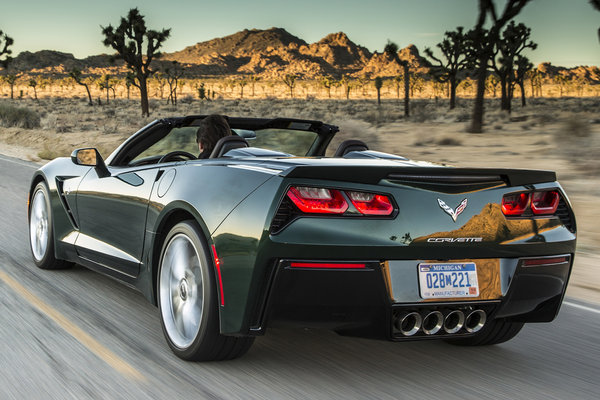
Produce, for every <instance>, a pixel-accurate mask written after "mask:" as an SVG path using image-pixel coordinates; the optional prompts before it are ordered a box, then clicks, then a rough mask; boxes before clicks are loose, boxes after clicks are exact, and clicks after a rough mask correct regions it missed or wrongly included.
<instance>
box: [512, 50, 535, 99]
mask: <svg viewBox="0 0 600 400" xmlns="http://www.w3.org/2000/svg"><path fill="white" fill-rule="evenodd" d="M515 64H516V66H517V68H516V69H515V83H516V84H517V85H519V88H520V89H521V107H525V106H526V105H527V101H526V100H525V78H526V77H527V75H528V73H529V71H531V69H532V68H533V64H532V63H531V62H530V61H529V60H528V59H527V57H525V56H522V55H518V56H517V60H516V62H515Z"/></svg>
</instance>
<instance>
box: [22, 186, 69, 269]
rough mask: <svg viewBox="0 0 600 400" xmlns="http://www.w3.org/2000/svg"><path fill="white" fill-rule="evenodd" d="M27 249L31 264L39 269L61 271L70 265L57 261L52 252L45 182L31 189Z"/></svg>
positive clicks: (50, 213)
mask: <svg viewBox="0 0 600 400" xmlns="http://www.w3.org/2000/svg"><path fill="white" fill-rule="evenodd" d="M28 216H29V248H30V249H31V256H32V258H33V262H34V263H35V265H37V266H38V268H41V269H62V268H68V267H70V266H71V265H72V264H71V263H68V262H66V261H64V260H58V259H57V258H56V256H55V252H54V224H53V216H52V207H51V205H50V191H49V190H48V186H46V183H45V182H40V183H38V184H37V185H36V186H35V188H34V189H33V194H32V195H31V201H30V204H29V213H28Z"/></svg>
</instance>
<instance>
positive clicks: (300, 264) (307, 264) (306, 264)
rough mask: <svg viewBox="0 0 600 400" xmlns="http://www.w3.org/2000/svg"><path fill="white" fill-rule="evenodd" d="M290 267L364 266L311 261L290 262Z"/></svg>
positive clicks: (361, 266)
mask: <svg viewBox="0 0 600 400" xmlns="http://www.w3.org/2000/svg"><path fill="white" fill-rule="evenodd" d="M290 267H292V268H323V269H360V268H366V265H365V264H359V263H313V262H292V263H290Z"/></svg>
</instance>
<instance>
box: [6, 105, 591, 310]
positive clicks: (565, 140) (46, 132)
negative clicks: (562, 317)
mask: <svg viewBox="0 0 600 400" xmlns="http://www.w3.org/2000/svg"><path fill="white" fill-rule="evenodd" d="M471 102H472V100H469V99H462V100H459V103H458V107H457V108H456V109H455V110H448V104H447V101H445V100H442V99H440V100H439V101H436V100H433V99H418V100H414V101H412V103H411V109H412V115H411V116H410V117H409V118H408V119H406V118H404V117H403V109H402V105H401V102H400V101H398V100H389V99H388V100H384V101H383V103H382V105H381V106H380V107H378V106H377V103H376V101H375V100H317V99H306V100H274V99H261V100H224V99H218V100H213V101H206V100H204V101H200V100H195V99H192V98H191V97H188V98H184V99H182V101H180V102H179V104H178V105H177V106H173V105H167V104H166V103H165V101H164V100H157V99H152V100H151V101H150V106H151V116H150V117H149V118H142V117H140V115H141V112H140V109H139V103H138V101H137V100H124V99H116V100H112V101H111V102H110V104H104V105H94V106H88V105H87V103H86V101H85V100H84V99H83V98H80V99H64V98H42V99H40V100H38V101H35V100H32V99H22V100H14V101H10V100H0V110H1V109H2V107H3V106H6V105H10V106H16V107H20V108H27V109H29V110H30V111H31V115H30V116H28V117H27V118H31V119H32V121H33V122H34V123H33V124H32V125H38V124H39V126H36V127H34V128H27V126H26V125H27V123H23V122H21V123H17V124H16V126H10V125H13V124H11V123H8V122H7V121H3V120H2V119H1V118H0V154H4V155H7V156H12V157H17V158H21V159H24V160H29V161H33V162H36V163H40V164H43V163H45V162H47V161H48V160H50V159H53V158H55V157H62V156H68V155H69V154H70V153H71V151H72V150H73V149H74V148H77V147H88V146H93V147H97V148H98V149H99V150H100V152H101V154H102V155H103V156H105V157H106V156H108V155H109V154H110V152H112V151H113V150H114V149H115V148H116V146H117V145H118V144H119V143H121V142H122V141H123V140H124V139H125V138H126V137H128V136H129V135H131V134H132V133H134V132H135V131H137V130H138V129H139V128H141V127H143V126H144V125H146V124H147V123H149V122H150V121H152V120H154V119H157V118H162V117H167V116H175V115H190V114H210V113H221V114H226V115H230V116H252V117H276V116H284V117H296V118H310V119H316V120H322V121H324V122H328V123H331V124H335V125H339V126H340V133H339V134H338V135H337V137H336V139H335V141H334V143H332V144H331V146H330V148H332V149H335V148H336V145H337V143H339V142H341V141H342V140H344V139H348V138H356V139H361V140H364V141H365V142H367V144H368V145H369V147H370V148H371V149H373V150H378V151H384V152H389V153H395V154H400V155H403V156H406V157H408V158H411V159H417V160H426V161H434V162H439V163H445V164H451V165H456V166H464V167H478V166H479V167H510V168H532V169H548V170H554V171H556V172H557V175H558V179H559V181H560V183H561V184H562V185H563V187H564V188H565V190H566V192H567V194H568V195H569V198H570V200H571V202H572V204H573V207H574V210H575V215H576V218H577V227H578V243H577V248H578V250H577V254H576V256H575V266H574V270H573V274H572V276H571V282H570V283H569V288H568V290H567V295H568V296H572V297H576V298H578V299H581V300H584V301H588V302H593V303H598V304H600V270H599V269H600V246H599V245H598V243H600V207H599V206H598V205H599V201H598V199H599V198H600V177H599V173H600V157H599V156H600V98H598V97H585V98H578V97H574V98H564V97H563V98H535V99H530V100H529V104H528V106H526V107H521V106H520V105H519V104H518V102H517V101H516V100H515V102H514V104H513V112H512V113H511V114H507V113H505V112H500V111H499V100H498V99H490V100H487V103H486V116H485V132H484V133H482V134H471V133H466V127H467V125H468V123H469V119H470V113H471V106H472V103H471ZM27 118H26V119H27ZM36 121H37V123H36Z"/></svg>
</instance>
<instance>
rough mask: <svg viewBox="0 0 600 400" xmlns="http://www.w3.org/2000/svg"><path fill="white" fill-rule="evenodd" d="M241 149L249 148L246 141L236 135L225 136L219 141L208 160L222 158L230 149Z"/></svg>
mask: <svg viewBox="0 0 600 400" xmlns="http://www.w3.org/2000/svg"><path fill="white" fill-rule="evenodd" d="M241 147H250V146H249V145H248V142H246V139H244V138H243V137H241V136H237V135H230V136H225V137H222V138H221V139H219V141H218V142H217V144H215V148H214V149H213V151H212V153H210V157H209V158H219V157H223V156H224V155H225V153H227V152H228V151H229V150H231V149H239V148H241Z"/></svg>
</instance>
